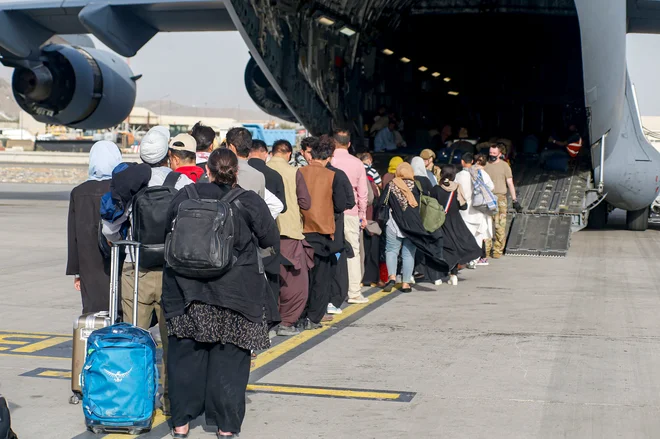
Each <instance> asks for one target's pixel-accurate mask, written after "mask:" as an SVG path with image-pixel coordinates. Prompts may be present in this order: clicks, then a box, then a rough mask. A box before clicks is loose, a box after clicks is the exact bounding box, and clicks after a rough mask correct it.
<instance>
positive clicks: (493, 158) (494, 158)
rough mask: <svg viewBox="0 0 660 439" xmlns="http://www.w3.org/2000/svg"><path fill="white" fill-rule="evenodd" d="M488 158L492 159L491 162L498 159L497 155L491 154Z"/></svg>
mask: <svg viewBox="0 0 660 439" xmlns="http://www.w3.org/2000/svg"><path fill="white" fill-rule="evenodd" d="M488 160H490V161H491V162H494V161H497V156H493V155H489V156H488Z"/></svg>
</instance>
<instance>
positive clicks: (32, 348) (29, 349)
mask: <svg viewBox="0 0 660 439" xmlns="http://www.w3.org/2000/svg"><path fill="white" fill-rule="evenodd" d="M69 340H71V337H52V338H49V339H46V340H43V341H38V342H36V343H32V344H29V345H27V346H23V347H22V348H17V349H12V352H17V353H26V354H31V353H33V352H37V351H41V350H43V349H47V348H51V347H53V346H57V345H58V344H62V343H66V342H67V341H69Z"/></svg>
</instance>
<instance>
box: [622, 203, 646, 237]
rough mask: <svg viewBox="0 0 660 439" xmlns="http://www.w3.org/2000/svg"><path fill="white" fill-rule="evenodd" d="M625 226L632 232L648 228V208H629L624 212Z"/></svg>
mask: <svg viewBox="0 0 660 439" xmlns="http://www.w3.org/2000/svg"><path fill="white" fill-rule="evenodd" d="M626 227H627V228H628V230H632V231H634V232H643V231H645V230H646V229H648V228H649V208H648V207H645V208H644V209H640V210H629V211H628V213H627V214H626Z"/></svg>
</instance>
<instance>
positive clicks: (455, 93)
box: [447, 91, 458, 96]
mask: <svg viewBox="0 0 660 439" xmlns="http://www.w3.org/2000/svg"><path fill="white" fill-rule="evenodd" d="M447 94H448V95H451V96H458V92H457V91H450V92H447Z"/></svg>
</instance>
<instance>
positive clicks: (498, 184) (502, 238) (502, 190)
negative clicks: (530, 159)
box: [484, 143, 522, 259]
mask: <svg viewBox="0 0 660 439" xmlns="http://www.w3.org/2000/svg"><path fill="white" fill-rule="evenodd" d="M505 153H506V146H505V145H504V144H503V143H496V144H495V145H493V146H491V147H490V150H489V155H488V164H487V165H486V167H485V168H484V170H485V171H486V172H487V173H488V175H489V176H490V178H491V179H492V180H493V183H494V184H495V188H494V189H493V194H494V195H496V196H497V213H496V214H495V215H493V229H494V230H493V232H494V238H493V239H492V240H490V241H489V240H486V257H490V255H491V251H492V257H493V259H499V258H500V257H501V256H502V255H503V254H504V247H505V245H506V215H507V210H508V201H507V196H506V195H507V189H508V190H509V193H510V194H511V199H512V200H513V207H514V208H515V209H516V210H517V211H521V210H522V208H521V206H520V203H518V199H517V197H516V188H515V187H514V186H513V173H512V172H511V167H510V166H509V164H508V163H507V162H505V161H504V160H502V156H503V155H504V154H505Z"/></svg>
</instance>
